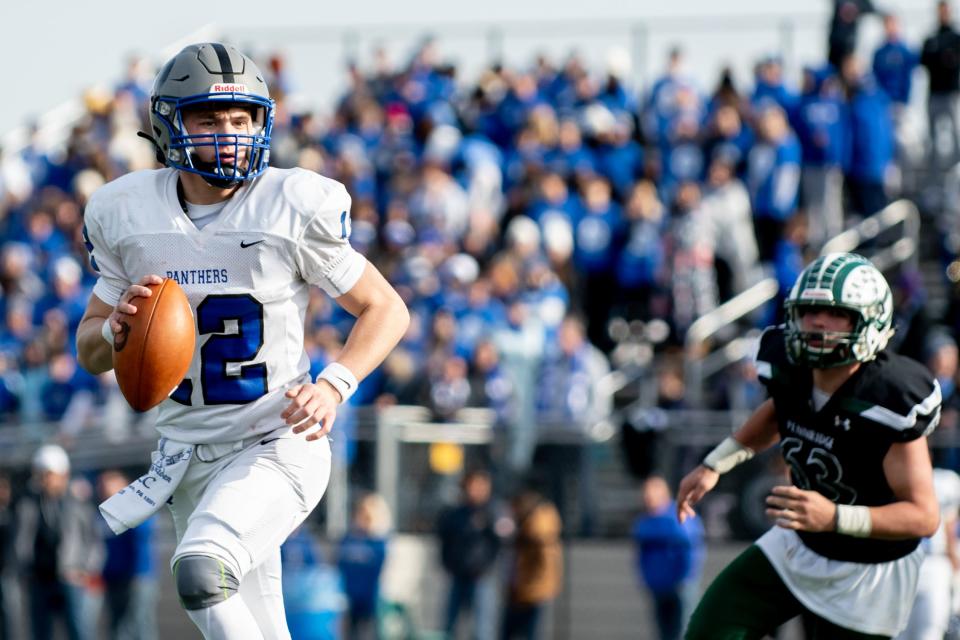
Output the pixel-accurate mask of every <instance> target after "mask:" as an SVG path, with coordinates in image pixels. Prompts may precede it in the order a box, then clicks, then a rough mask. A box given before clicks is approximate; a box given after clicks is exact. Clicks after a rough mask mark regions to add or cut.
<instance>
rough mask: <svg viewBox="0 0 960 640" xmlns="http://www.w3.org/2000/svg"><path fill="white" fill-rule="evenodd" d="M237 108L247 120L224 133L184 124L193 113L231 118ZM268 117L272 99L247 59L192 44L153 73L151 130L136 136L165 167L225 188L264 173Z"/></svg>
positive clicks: (270, 127)
mask: <svg viewBox="0 0 960 640" xmlns="http://www.w3.org/2000/svg"><path fill="white" fill-rule="evenodd" d="M238 108H239V109H242V110H243V111H245V112H246V113H248V114H249V122H248V123H247V125H246V126H243V127H237V126H236V125H235V124H234V125H232V126H233V129H232V130H231V131H229V132H227V133H220V132H218V131H217V128H216V127H212V128H210V130H208V131H189V130H188V128H187V126H186V124H185V122H186V121H187V120H191V116H196V115H197V114H211V116H212V117H214V118H231V117H232V116H231V114H232V113H234V112H235V110H236V109H238ZM273 117H274V101H273V100H272V99H271V98H270V92H269V90H268V89H267V85H266V82H265V81H264V79H263V74H262V73H261V72H260V70H259V69H258V68H257V65H256V64H255V63H254V62H253V60H251V59H250V58H249V57H247V56H245V55H244V54H242V53H241V52H240V51H238V50H237V49H236V48H234V47H232V46H230V45H224V44H220V43H216V42H208V43H201V44H193V45H190V46H188V47H185V48H184V49H183V50H182V51H180V53H178V54H177V55H175V56H174V57H173V58H171V59H170V60H169V61H168V62H167V63H166V64H165V65H163V67H162V68H161V69H160V72H159V73H158V74H157V78H156V80H155V81H154V84H153V89H152V90H151V93H150V129H151V130H150V132H149V134H146V135H144V134H141V135H142V137H145V138H148V139H150V140H151V142H153V143H154V145H155V147H156V149H157V158H158V160H160V162H162V163H163V164H165V165H166V166H168V167H172V168H175V169H178V170H180V171H187V172H190V173H195V174H197V175H200V176H202V177H203V178H204V180H206V181H207V182H208V183H209V184H211V185H213V186H215V187H219V188H227V187H230V186H233V185H236V184H240V183H242V182H244V181H246V180H252V179H253V178H256V177H257V176H258V175H260V174H261V173H263V171H265V170H266V168H267V165H268V163H269V160H270V136H271V133H272V131H273ZM214 124H215V123H214ZM195 129H196V127H195Z"/></svg>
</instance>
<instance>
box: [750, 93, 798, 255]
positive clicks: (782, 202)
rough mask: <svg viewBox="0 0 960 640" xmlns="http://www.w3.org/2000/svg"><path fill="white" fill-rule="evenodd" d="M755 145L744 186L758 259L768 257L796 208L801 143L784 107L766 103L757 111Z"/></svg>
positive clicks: (751, 152)
mask: <svg viewBox="0 0 960 640" xmlns="http://www.w3.org/2000/svg"><path fill="white" fill-rule="evenodd" d="M759 136H760V139H759V141H758V144H757V145H755V146H754V147H753V149H752V150H751V151H750V156H749V158H748V160H747V187H748V189H749V190H750V197H751V199H752V201H753V216H754V228H755V229H756V232H757V245H758V247H759V249H760V259H761V260H764V261H767V260H770V258H771V257H772V254H773V248H774V247H775V246H776V243H777V240H779V239H780V236H781V235H782V233H783V225H784V224H785V223H786V221H787V220H788V219H789V218H790V216H792V215H793V213H794V212H795V211H796V208H797V194H798V192H799V188H800V157H801V151H800V143H799V142H797V137H796V136H795V135H794V134H793V131H791V130H790V126H789V125H788V124H787V117H786V114H785V113H784V111H783V109H781V108H780V107H778V106H767V107H766V108H764V110H763V111H762V112H761V114H760V122H759Z"/></svg>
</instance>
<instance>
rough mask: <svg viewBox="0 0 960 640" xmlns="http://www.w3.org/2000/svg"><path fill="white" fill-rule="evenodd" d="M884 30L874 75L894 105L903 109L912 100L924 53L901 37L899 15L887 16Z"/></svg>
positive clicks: (874, 64)
mask: <svg viewBox="0 0 960 640" xmlns="http://www.w3.org/2000/svg"><path fill="white" fill-rule="evenodd" d="M883 30H884V34H885V38H884V41H883V44H882V45H880V47H879V48H878V49H877V50H876V52H875V53H874V54H873V75H874V76H875V77H876V79H877V84H878V85H880V88H881V89H883V90H884V92H886V94H887V96H889V97H890V100H891V102H893V104H894V106H895V107H899V108H901V109H902V108H903V107H905V106H906V105H907V103H908V102H910V86H911V84H912V77H913V70H914V69H915V68H916V66H917V64H918V63H919V62H920V56H919V55H918V54H917V52H916V51H914V50H913V49H911V48H910V47H908V46H907V45H906V43H904V42H903V40H902V39H901V35H900V21H899V20H898V19H897V16H895V15H893V14H887V15H886V16H884V18H883Z"/></svg>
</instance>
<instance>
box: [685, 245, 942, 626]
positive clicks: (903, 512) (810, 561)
mask: <svg viewBox="0 0 960 640" xmlns="http://www.w3.org/2000/svg"><path fill="white" fill-rule="evenodd" d="M786 312H787V321H786V323H785V325H783V326H780V327H771V328H769V329H767V330H766V331H765V332H764V334H763V336H762V337H761V339H760V348H759V352H758V355H757V373H758V375H759V378H760V380H761V382H762V383H763V384H764V385H765V386H766V388H767V391H768V393H769V398H768V399H767V400H766V401H764V402H763V403H762V404H761V405H760V406H759V407H758V408H757V409H756V410H755V411H754V412H753V414H752V415H751V416H750V418H748V419H747V421H746V422H745V423H744V424H743V425H742V426H741V427H740V428H739V429H738V430H737V431H736V432H735V433H734V434H733V436H732V437H730V438H727V439H726V440H725V441H724V442H723V443H721V444H720V445H719V446H717V448H716V449H714V450H713V451H711V452H710V453H709V454H708V455H707V457H706V458H705V459H704V460H703V463H702V464H701V465H699V466H698V467H697V468H696V469H694V470H693V471H691V472H690V473H689V474H688V475H687V476H686V477H685V478H684V479H683V480H682V481H681V483H680V489H679V491H678V494H677V511H678V516H679V517H680V519H681V521H682V520H684V519H686V518H688V517H691V516H692V515H693V514H694V511H693V506H694V505H695V504H696V503H697V502H698V501H699V500H700V499H701V498H702V497H703V496H704V494H706V493H707V492H708V491H710V490H711V489H713V487H714V486H715V485H716V484H717V481H718V479H719V478H720V475H721V474H723V473H725V472H727V471H729V470H730V469H732V468H733V467H734V466H736V465H737V464H739V463H741V462H744V461H745V460H747V459H749V458H750V457H752V456H753V455H754V453H756V452H758V451H762V450H764V449H766V448H768V447H770V446H772V445H774V444H777V443H778V442H779V445H780V451H781V453H782V454H783V457H784V459H785V460H786V462H787V464H788V465H789V468H790V478H791V484H790V485H787V486H779V487H775V488H774V489H773V491H772V493H771V495H770V496H768V497H767V514H768V515H769V516H770V517H771V518H773V519H774V521H775V526H774V527H772V528H771V529H770V530H769V531H768V532H767V533H765V534H764V535H763V536H762V537H761V538H760V539H759V540H757V541H756V543H755V544H753V545H751V546H750V547H749V548H748V549H747V550H746V551H744V552H743V553H742V554H741V555H740V556H739V557H738V558H737V559H736V560H734V561H733V562H732V563H731V564H730V565H729V566H728V567H727V568H726V569H725V570H724V571H723V572H722V573H721V574H720V575H719V576H718V577H717V579H716V580H715V581H714V582H713V584H712V585H711V586H710V587H709V589H708V590H707V592H706V593H705V594H704V597H703V599H702V600H701V602H700V604H699V605H698V607H697V609H696V611H695V612H694V614H693V616H692V618H691V620H690V624H689V627H688V629H687V635H686V637H687V638H688V639H699V638H710V639H711V640H724V639H732V638H738V639H741V638H761V637H763V636H764V635H766V634H767V633H770V632H772V631H773V630H774V629H776V628H777V627H778V626H780V625H781V624H782V623H784V622H786V621H787V620H789V619H791V618H793V617H795V616H798V615H802V616H803V617H804V621H805V625H806V629H807V632H808V637H813V638H819V639H826V638H829V639H830V640H838V639H846V638H882V637H892V636H894V635H895V634H896V633H897V632H898V631H900V630H901V629H902V628H903V627H904V625H905V624H906V622H907V619H908V617H909V614H910V607H911V604H912V602H913V598H914V595H915V593H916V588H917V576H918V573H919V570H920V563H921V560H922V557H923V552H922V551H921V550H920V548H919V543H920V539H921V538H923V537H925V536H929V535H931V534H933V533H934V531H936V528H937V524H938V522H939V511H938V507H937V499H936V497H935V495H934V491H933V480H932V468H931V464H930V456H929V453H928V451H927V442H926V440H927V438H926V437H927V435H928V434H929V433H930V432H931V431H932V430H933V429H934V428H935V427H936V425H937V422H938V421H939V418H940V388H939V386H938V385H937V382H936V381H935V380H934V379H933V377H932V376H931V375H930V373H929V372H928V371H927V370H926V369H925V368H924V367H923V366H921V365H920V364H918V363H916V362H914V361H913V360H910V359H908V358H905V357H902V356H900V355H897V354H895V353H890V352H887V351H885V350H884V348H885V347H886V345H887V341H888V340H889V339H890V336H891V335H893V327H892V317H893V302H892V296H891V293H890V287H889V285H888V284H887V281H886V280H885V279H884V277H883V274H881V273H880V271H878V270H877V268H876V267H874V266H873V265H872V264H871V263H870V262H869V261H868V260H866V259H865V258H863V257H861V256H858V255H856V254H850V253H835V254H829V255H826V256H822V257H820V258H818V259H817V260H816V261H814V262H813V263H812V264H810V265H809V266H808V267H807V268H806V269H805V270H804V271H803V273H801V274H800V277H799V278H798V279H797V282H796V284H794V286H793V289H792V290H791V291H790V295H789V297H788V299H787V301H786Z"/></svg>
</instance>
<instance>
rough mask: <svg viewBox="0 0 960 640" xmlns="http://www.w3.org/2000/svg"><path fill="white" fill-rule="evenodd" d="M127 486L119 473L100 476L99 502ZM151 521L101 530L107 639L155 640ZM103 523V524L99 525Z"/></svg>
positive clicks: (128, 481) (128, 480)
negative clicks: (117, 531)
mask: <svg viewBox="0 0 960 640" xmlns="http://www.w3.org/2000/svg"><path fill="white" fill-rule="evenodd" d="M129 483H130V479H129V478H127V477H126V476H125V475H124V474H123V473H122V472H120V471H116V470H112V469H108V470H106V471H104V472H102V473H101V474H100V478H99V480H98V490H99V493H100V499H101V500H106V499H107V498H109V497H110V496H112V495H113V494H115V493H117V492H118V491H120V490H121V489H123V488H124V487H126V486H127V485H128V484H129ZM154 520H155V519H154V518H150V519H149V520H147V521H146V522H144V523H143V524H141V525H140V526H138V527H134V528H133V529H128V530H127V531H125V532H124V533H122V534H120V535H118V536H117V535H114V534H113V532H111V531H108V530H106V526H105V524H104V526H103V527H102V528H103V529H104V531H103V534H104V543H105V544H106V550H107V557H106V560H105V562H104V565H103V571H102V575H103V582H104V585H105V586H106V591H107V593H106V596H107V613H108V619H109V624H110V638H111V640H154V639H155V638H156V637H157V611H156V608H157V574H156V566H155V564H154V561H153V552H154V544H155V542H154V538H153V530H154ZM101 524H103V523H101Z"/></svg>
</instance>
